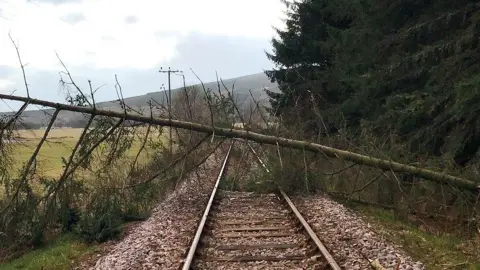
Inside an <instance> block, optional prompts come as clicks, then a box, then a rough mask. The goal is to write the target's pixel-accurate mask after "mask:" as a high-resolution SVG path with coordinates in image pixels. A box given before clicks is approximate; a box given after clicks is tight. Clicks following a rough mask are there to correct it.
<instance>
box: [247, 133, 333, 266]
mask: <svg viewBox="0 0 480 270" xmlns="http://www.w3.org/2000/svg"><path fill="white" fill-rule="evenodd" d="M247 144H248V147H250V150H252V152H253V154H254V155H255V157H257V159H258V161H259V162H260V164H261V165H262V166H263V168H264V169H265V171H266V172H267V173H270V170H269V169H268V168H267V166H266V165H265V163H264V162H263V161H262V159H261V158H260V156H258V154H257V152H256V151H255V149H253V147H252V146H251V145H250V143H249V142H248V141H247ZM278 190H279V191H280V194H282V197H283V199H284V200H285V201H286V202H287V204H288V206H289V207H290V209H291V210H292V212H293V213H294V214H295V216H296V217H297V219H298V220H299V221H300V223H301V224H302V226H303V228H304V229H305V231H307V233H308V236H309V237H310V239H312V241H313V242H314V243H315V245H316V246H317V247H318V250H320V252H321V253H322V255H323V256H324V257H325V259H326V260H327V262H328V264H329V265H330V266H331V267H332V269H333V270H341V269H342V268H340V266H339V265H338V263H337V262H336V261H335V259H334V258H333V256H332V255H331V254H330V252H329V251H328V250H327V248H326V247H325V245H324V244H323V243H322V241H320V239H319V238H318V236H317V234H316V233H315V232H314V231H313V230H312V227H310V225H308V222H307V221H306V220H305V219H304V218H303V216H302V214H300V212H299V211H298V209H297V207H296V206H295V205H294V204H293V202H292V201H291V200H290V198H289V197H288V196H287V194H286V193H285V192H284V191H283V190H282V189H281V188H280V186H278Z"/></svg>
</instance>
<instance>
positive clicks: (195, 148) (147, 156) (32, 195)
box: [0, 88, 233, 261]
mask: <svg viewBox="0 0 480 270" xmlns="http://www.w3.org/2000/svg"><path fill="white" fill-rule="evenodd" d="M76 95H77V97H78V96H82V95H83V94H82V93H81V92H79V93H77V94H76ZM70 100H73V101H75V102H77V103H78V102H79V101H82V102H80V103H79V104H77V103H75V102H74V103H73V105H80V106H88V102H87V100H88V99H82V98H76V99H70ZM230 100H233V99H228V100H227V99H226V98H224V97H220V96H218V95H215V94H213V92H212V91H211V90H208V91H207V90H205V91H203V92H201V91H200V90H199V89H195V88H192V89H187V88H186V89H185V91H184V92H182V93H181V94H178V95H177V96H176V97H175V100H172V103H173V105H174V107H175V108H176V110H175V111H172V115H173V117H175V118H176V119H185V120H186V119H188V120H189V121H196V122H204V123H205V122H207V123H209V122H211V121H212V120H213V121H214V124H216V125H228V124H227V123H229V121H230V119H229V117H231V115H230V114H229V109H228V108H229V106H230V111H231V108H232V107H231V105H229V104H231V101H230ZM27 105H28V104H25V105H24V107H22V109H20V111H19V112H18V113H17V114H14V115H11V116H10V117H7V118H4V119H2V122H1V127H2V129H1V133H2V134H1V138H2V140H1V142H0V151H1V154H0V164H1V166H0V168H1V170H2V171H1V172H0V184H1V186H2V189H0V261H5V260H8V259H10V258H15V257H17V256H18V255H20V254H22V253H24V252H25V250H28V249H30V248H35V247H39V246H42V245H43V244H44V243H45V242H46V241H50V240H52V239H55V238H57V237H58V236H59V235H62V234H66V233H70V234H72V233H73V234H74V235H76V236H77V237H80V239H83V241H86V242H103V241H105V240H108V239H111V238H113V237H115V236H117V235H118V234H119V233H120V232H121V228H122V224H123V223H125V222H129V221H137V220H142V219H145V218H147V217H148V216H149V214H150V213H151V211H152V209H153V207H155V206H156V205H157V203H158V202H159V201H160V200H162V199H163V198H164V197H165V195H166V194H168V193H169V192H170V191H172V190H174V189H175V188H176V187H177V186H178V185H179V184H180V182H181V181H182V179H184V178H185V177H186V176H188V175H189V174H190V173H192V172H194V171H195V170H196V169H197V168H198V167H199V166H200V165H201V164H203V163H204V162H205V160H206V158H207V157H208V156H210V155H211V154H212V153H213V152H214V151H215V150H216V149H217V148H218V146H219V145H220V144H221V143H222V141H223V139H222V138H218V137H217V138H215V137H212V138H210V137H211V136H210V135H209V134H200V133H198V132H193V131H187V130H177V129H175V130H172V133H173V136H172V140H170V138H168V137H167V135H166V134H168V132H165V131H166V130H165V128H164V127H162V126H158V125H152V124H148V123H133V122H131V121H125V120H123V119H116V118H113V117H102V116H95V115H94V114H93V115H86V116H85V118H86V120H87V121H86V122H87V125H86V126H85V127H84V129H79V130H77V132H78V133H77V136H76V138H71V137H73V136H62V137H63V138H59V137H58V136H52V134H51V133H59V132H58V131H57V130H55V129H52V127H53V126H54V123H55V119H56V116H57V115H58V112H59V110H58V109H57V110H56V111H55V112H54V113H53V115H51V118H50V122H49V125H48V126H47V127H46V129H44V130H42V131H41V132H32V131H20V130H19V129H18V128H19V127H21V126H22V125H21V113H22V112H23V110H24V109H25V108H26V107H27ZM120 107H121V108H122V109H123V110H124V111H125V113H130V112H131V111H136V110H134V109H132V108H129V107H127V106H125V104H124V103H123V102H122V100H120ZM182 107H185V108H187V109H186V110H182ZM154 111H156V113H157V114H158V116H160V117H162V116H163V117H165V115H166V114H167V111H166V109H165V106H164V105H163V104H156V105H155V106H154V105H153V104H150V107H149V111H146V112H144V113H148V114H150V115H152V116H153V114H154ZM36 135H39V137H38V136H36ZM65 137H67V138H65ZM170 142H171V143H170ZM19 149H22V151H19ZM60 149H61V150H60ZM52 171H53V172H52Z"/></svg>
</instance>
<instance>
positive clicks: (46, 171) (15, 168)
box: [0, 128, 153, 198]
mask: <svg viewBox="0 0 480 270" xmlns="http://www.w3.org/2000/svg"><path fill="white" fill-rule="evenodd" d="M82 130H83V129H81V128H61V129H60V128H59V129H52V130H51V131H50V133H49V136H48V137H47V140H46V141H45V143H44V144H43V145H42V148H41V149H40V151H39V153H38V155H37V159H36V161H37V166H36V174H37V175H39V176H42V177H47V178H53V179H58V178H59V177H60V176H61V174H62V173H63V163H62V158H64V159H65V160H68V158H69V156H70V154H71V153H72V149H73V148H74V147H75V144H76V143H77V141H78V139H79V137H80V135H81V133H82ZM44 132H45V130H42V129H37V130H20V131H18V134H17V136H16V137H17V142H15V143H12V144H10V147H11V152H10V153H11V154H12V156H11V157H12V159H13V162H12V166H11V167H10V168H9V170H8V171H9V173H10V177H11V178H14V179H15V178H18V177H19V176H20V174H21V171H22V168H23V166H24V165H25V164H26V162H27V161H28V160H29V158H30V157H31V156H32V154H33V152H34V151H35V149H36V147H37V145H38V143H39V142H40V140H41V138H42V136H43V134H44ZM151 134H153V131H152V133H151ZM142 140H143V139H136V140H135V141H134V143H133V145H132V147H131V148H130V149H129V150H128V152H127V155H126V156H127V158H131V159H133V158H134V157H135V156H136V154H137V153H138V151H139V150H140V147H141V144H142ZM149 152H151V149H149V147H146V148H145V149H144V150H143V151H142V153H141V154H140V156H139V160H138V162H139V163H145V162H147V160H148V153H149ZM3 190H4V187H3V186H0V198H1V197H2V196H3Z"/></svg>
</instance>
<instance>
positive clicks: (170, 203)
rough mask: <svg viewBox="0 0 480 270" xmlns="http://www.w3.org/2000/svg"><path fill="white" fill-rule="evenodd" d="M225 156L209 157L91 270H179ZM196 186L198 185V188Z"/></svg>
mask: <svg viewBox="0 0 480 270" xmlns="http://www.w3.org/2000/svg"><path fill="white" fill-rule="evenodd" d="M223 158H224V156H221V155H220V156H211V157H210V158H209V160H207V162H206V164H208V165H204V169H203V170H202V172H203V173H200V174H199V178H200V179H198V178H197V176H196V174H195V175H192V177H191V179H190V181H186V182H185V183H184V184H183V185H182V186H181V187H180V188H178V189H177V191H176V192H174V193H172V194H171V195H170V196H169V197H168V198H167V199H166V200H164V201H163V202H162V203H161V204H160V205H159V206H158V207H157V208H156V209H155V210H154V211H153V213H152V215H151V217H150V218H149V219H148V220H146V221H145V222H143V223H142V224H141V225H139V226H138V227H137V228H136V229H135V230H134V231H132V233H131V234H129V235H128V236H126V237H125V238H124V239H123V240H122V241H121V242H119V243H118V244H116V245H115V246H114V247H113V249H112V250H111V251H110V252H109V253H108V254H106V255H104V256H102V257H101V258H100V259H99V260H98V261H97V263H96V264H95V266H94V267H93V268H91V269H99V270H100V269H102V270H103V269H105V270H106V269H109V270H110V269H179V267H180V266H181V264H182V260H183V259H184V257H185V255H186V252H187V251H188V248H189V245H190V242H191V239H192V237H193V236H194V235H195V230H196V229H197V226H198V222H199V221H200V219H201V217H202V214H203V211H204V208H205V205H206V203H207V201H208V198H209V196H210V193H211V191H212V188H213V185H214V183H215V180H216V178H217V174H218V172H219V170H220V166H221V165H220V164H221V160H222V159H223ZM198 183H201V185H199V184H198Z"/></svg>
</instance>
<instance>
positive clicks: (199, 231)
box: [182, 143, 233, 270]
mask: <svg viewBox="0 0 480 270" xmlns="http://www.w3.org/2000/svg"><path fill="white" fill-rule="evenodd" d="M232 146H233V143H232V144H230V147H229V148H228V152H227V155H226V156H225V159H224V160H223V164H222V168H221V169H220V173H219V174H218V177H217V181H216V183H215V186H214V187H213V190H212V194H211V195H210V199H209V200H208V203H207V207H206V208H205V212H204V213H203V216H202V219H201V220H200V224H199V225H198V228H197V231H196V233H195V237H194V238H193V242H192V245H191V246H190V249H189V251H188V254H187V257H186V258H185V262H184V264H183V267H182V269H183V270H188V269H190V267H191V264H192V262H193V257H194V256H195V252H196V250H197V246H198V242H199V241H200V237H201V236H202V232H203V229H204V227H205V222H206V221H207V218H208V215H209V213H210V209H211V207H212V203H213V199H214V198H215V195H216V193H217V189H218V185H219V184H220V180H221V179H222V176H223V172H224V171H225V167H226V165H227V161H228V157H229V156H230V151H231V150H232Z"/></svg>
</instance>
